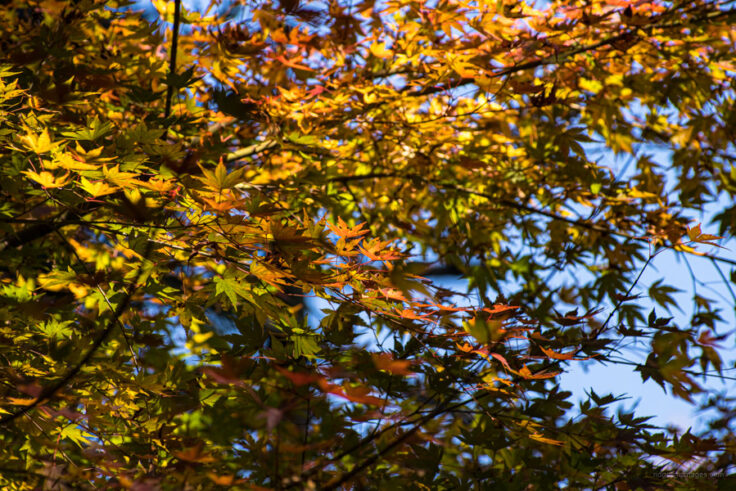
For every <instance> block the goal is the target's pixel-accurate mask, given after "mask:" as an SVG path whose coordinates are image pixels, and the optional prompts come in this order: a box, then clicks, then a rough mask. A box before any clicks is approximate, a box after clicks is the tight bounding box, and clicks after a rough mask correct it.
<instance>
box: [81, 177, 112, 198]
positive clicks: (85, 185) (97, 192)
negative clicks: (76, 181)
mask: <svg viewBox="0 0 736 491" xmlns="http://www.w3.org/2000/svg"><path fill="white" fill-rule="evenodd" d="M80 186H81V187H82V189H84V190H85V191H86V192H88V193H89V194H91V195H92V196H94V197H95V198H96V197H98V196H104V195H106V194H110V193H113V192H115V191H116V190H117V188H116V187H113V186H110V185H108V184H107V183H106V182H104V181H94V182H92V181H89V180H87V179H85V178H84V177H82V179H81V180H80Z"/></svg>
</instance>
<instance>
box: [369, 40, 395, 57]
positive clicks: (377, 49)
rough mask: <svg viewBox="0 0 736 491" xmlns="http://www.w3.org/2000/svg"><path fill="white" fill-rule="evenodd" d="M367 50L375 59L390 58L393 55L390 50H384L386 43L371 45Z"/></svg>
mask: <svg viewBox="0 0 736 491" xmlns="http://www.w3.org/2000/svg"><path fill="white" fill-rule="evenodd" d="M369 49H370V51H371V54H372V55H373V56H375V57H376V58H390V57H391V56H392V55H393V52H392V51H391V50H390V49H386V43H373V44H371V46H370V48H369Z"/></svg>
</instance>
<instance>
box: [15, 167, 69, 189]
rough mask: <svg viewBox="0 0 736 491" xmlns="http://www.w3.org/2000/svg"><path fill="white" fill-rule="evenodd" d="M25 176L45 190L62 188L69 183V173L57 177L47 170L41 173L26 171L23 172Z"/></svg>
mask: <svg viewBox="0 0 736 491" xmlns="http://www.w3.org/2000/svg"><path fill="white" fill-rule="evenodd" d="M23 174H25V175H26V176H28V177H29V178H30V179H33V180H34V181H36V182H37V183H39V184H40V185H41V186H43V187H44V188H60V187H62V186H63V185H64V184H66V183H68V182H69V172H67V173H66V174H64V175H63V176H60V177H56V176H54V175H53V174H52V173H51V172H49V171H45V170H44V171H41V172H40V173H39V172H35V171H31V170H26V171H23Z"/></svg>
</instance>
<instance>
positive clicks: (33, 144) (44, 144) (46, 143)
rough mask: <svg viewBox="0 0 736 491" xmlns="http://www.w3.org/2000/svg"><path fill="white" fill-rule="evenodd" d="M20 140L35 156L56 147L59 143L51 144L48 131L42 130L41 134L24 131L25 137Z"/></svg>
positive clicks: (28, 130)
mask: <svg viewBox="0 0 736 491" xmlns="http://www.w3.org/2000/svg"><path fill="white" fill-rule="evenodd" d="M21 140H22V141H23V143H24V144H25V146H26V147H27V148H28V149H30V150H32V151H33V152H35V153H37V154H42V153H46V152H49V151H51V150H53V149H54V148H56V147H58V146H59V145H60V143H61V142H56V143H53V142H52V141H51V137H50V136H49V131H48V130H47V129H45V128H44V130H43V131H42V132H41V134H36V133H34V132H33V131H31V130H30V129H26V136H22V137H21Z"/></svg>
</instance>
